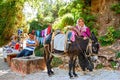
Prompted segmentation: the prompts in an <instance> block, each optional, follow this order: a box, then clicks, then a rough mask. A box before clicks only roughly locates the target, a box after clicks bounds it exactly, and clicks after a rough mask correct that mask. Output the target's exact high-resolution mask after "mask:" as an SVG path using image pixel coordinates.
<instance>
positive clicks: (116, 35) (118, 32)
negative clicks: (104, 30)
mask: <svg viewBox="0 0 120 80" xmlns="http://www.w3.org/2000/svg"><path fill="white" fill-rule="evenodd" d="M119 34H120V30H116V31H114V32H113V36H114V38H115V39H120V35H119Z"/></svg>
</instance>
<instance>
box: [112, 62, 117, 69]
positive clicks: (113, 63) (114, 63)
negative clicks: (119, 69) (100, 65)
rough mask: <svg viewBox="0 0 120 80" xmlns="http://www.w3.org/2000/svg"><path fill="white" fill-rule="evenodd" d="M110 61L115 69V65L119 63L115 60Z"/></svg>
mask: <svg viewBox="0 0 120 80" xmlns="http://www.w3.org/2000/svg"><path fill="white" fill-rule="evenodd" d="M110 63H111V67H112V68H113V69H115V66H116V64H117V63H116V62H115V61H111V62H110Z"/></svg>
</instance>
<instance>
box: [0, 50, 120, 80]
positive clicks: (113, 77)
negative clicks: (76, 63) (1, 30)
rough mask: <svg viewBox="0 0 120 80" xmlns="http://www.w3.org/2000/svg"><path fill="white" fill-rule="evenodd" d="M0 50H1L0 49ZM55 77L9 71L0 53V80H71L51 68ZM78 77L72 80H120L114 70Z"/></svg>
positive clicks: (38, 73) (63, 73)
mask: <svg viewBox="0 0 120 80" xmlns="http://www.w3.org/2000/svg"><path fill="white" fill-rule="evenodd" d="M0 50H2V49H1V48H0ZM53 70H54V72H55V75H53V76H51V77H49V76H48V75H47V73H46V72H44V71H40V72H37V73H32V74H29V75H26V76H22V75H20V74H18V73H14V72H12V71H11V69H10V67H8V65H7V63H5V62H4V61H3V57H2V54H1V51H0V80H71V79H69V76H68V71H67V70H63V69H59V68H53ZM77 74H78V77H77V78H74V79H72V80H120V72H119V71H114V70H105V69H100V70H95V71H93V72H92V73H88V74H86V75H82V72H77Z"/></svg>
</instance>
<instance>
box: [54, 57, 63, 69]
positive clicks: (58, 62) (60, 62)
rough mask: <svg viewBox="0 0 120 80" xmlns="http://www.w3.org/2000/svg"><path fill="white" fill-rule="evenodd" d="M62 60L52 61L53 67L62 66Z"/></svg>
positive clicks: (55, 59)
mask: <svg viewBox="0 0 120 80" xmlns="http://www.w3.org/2000/svg"><path fill="white" fill-rule="evenodd" d="M62 63H63V62H62V60H61V59H60V58H57V57H54V58H53V61H52V66H54V67H58V66H59V65H60V64H62Z"/></svg>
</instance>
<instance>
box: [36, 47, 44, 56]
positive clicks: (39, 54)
mask: <svg viewBox="0 0 120 80" xmlns="http://www.w3.org/2000/svg"><path fill="white" fill-rule="evenodd" d="M43 55H44V49H43V48H40V47H37V48H36V49H35V56H39V57H43Z"/></svg>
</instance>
